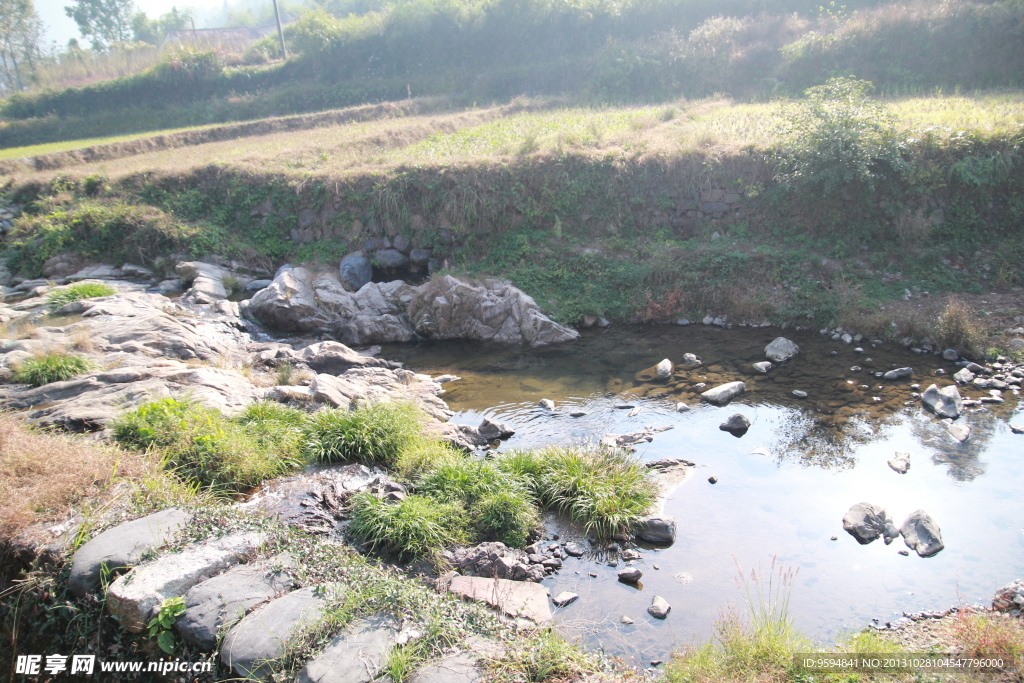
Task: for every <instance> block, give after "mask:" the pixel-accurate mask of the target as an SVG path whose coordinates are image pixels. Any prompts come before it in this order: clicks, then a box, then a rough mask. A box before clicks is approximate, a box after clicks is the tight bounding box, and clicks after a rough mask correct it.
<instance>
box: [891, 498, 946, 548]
mask: <svg viewBox="0 0 1024 683" xmlns="http://www.w3.org/2000/svg"><path fill="white" fill-rule="evenodd" d="M900 534H902V535H903V542H904V543H906V544H907V547H908V548H910V549H911V550H913V551H915V552H916V553H917V554H918V555H920V556H921V557H931V556H932V555H934V554H935V553H937V552H939V551H940V550H942V549H943V548H944V547H945V546H944V545H943V544H942V532H941V530H940V529H939V525H938V524H936V523H935V520H933V519H932V518H931V517H930V516H929V515H928V513H927V512H925V511H924V510H915V511H914V512H912V513H910V516H909V517H907V519H906V521H904V522H903V526H901V527H900Z"/></svg>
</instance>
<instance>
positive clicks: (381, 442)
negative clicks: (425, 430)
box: [305, 403, 420, 468]
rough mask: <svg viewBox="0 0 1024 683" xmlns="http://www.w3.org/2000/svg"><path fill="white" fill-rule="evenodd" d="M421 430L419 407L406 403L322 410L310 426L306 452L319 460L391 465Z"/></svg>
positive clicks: (309, 423)
mask: <svg viewBox="0 0 1024 683" xmlns="http://www.w3.org/2000/svg"><path fill="white" fill-rule="evenodd" d="M419 432H420V423H419V419H418V415H417V413H416V409H415V408H413V407H412V406H410V405H407V404H404V403H379V404H377V405H374V406H369V407H365V408H359V409H357V410H351V411H350V410H336V409H332V410H321V411H319V412H317V413H314V414H313V415H312V416H311V417H310V419H309V422H308V424H307V426H306V433H305V451H306V454H307V455H308V456H309V457H310V458H311V459H313V460H317V461H319V462H340V461H355V462H361V463H364V464H371V463H379V464H381V465H383V466H384V467H387V468H391V467H394V465H395V464H396V463H397V462H398V459H399V456H400V455H401V454H402V451H403V450H404V449H405V448H407V447H409V446H410V445H412V443H413V442H414V440H415V439H416V438H417V436H418V435H419Z"/></svg>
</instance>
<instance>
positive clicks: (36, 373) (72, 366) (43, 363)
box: [14, 351, 93, 387]
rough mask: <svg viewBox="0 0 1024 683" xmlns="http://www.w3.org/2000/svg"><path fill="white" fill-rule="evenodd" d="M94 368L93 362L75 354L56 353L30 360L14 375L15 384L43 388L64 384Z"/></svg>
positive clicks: (21, 365)
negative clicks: (20, 383) (50, 384)
mask: <svg viewBox="0 0 1024 683" xmlns="http://www.w3.org/2000/svg"><path fill="white" fill-rule="evenodd" d="M92 367H93V363H92V361H90V360H89V359H87V358H85V357H83V356H78V355H76V354H73V353H65V352H62V351H54V352H51V353H44V354H40V355H37V356H35V357H33V358H29V359H28V360H26V361H25V362H23V363H21V364H20V365H19V366H18V368H17V370H16V371H15V373H14V381H15V382H24V383H25V384H31V385H32V386H36V387H41V386H43V385H44V384H49V383H50V382H63V381H65V380H69V379H71V378H72V377H75V376H77V375H80V374H82V373H83V372H86V371H88V370H90V369H91V368H92Z"/></svg>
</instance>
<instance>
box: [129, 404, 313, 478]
mask: <svg viewBox="0 0 1024 683" xmlns="http://www.w3.org/2000/svg"><path fill="white" fill-rule="evenodd" d="M260 410H262V409H255V410H254V411H253V412H259V411H260ZM114 438H115V439H117V441H118V442H120V443H122V444H125V445H129V446H134V447H136V448H153V449H155V450H157V451H158V452H160V453H161V454H162V455H163V458H164V464H165V467H167V468H168V469H171V470H173V471H174V472H175V473H177V474H178V475H179V476H181V477H183V478H186V479H187V480H190V481H193V482H197V483H199V484H200V485H203V486H208V487H211V488H214V489H219V490H223V491H229V492H230V491H243V490H245V489H248V488H250V487H252V486H255V485H257V484H259V483H262V482H263V481H266V480H267V479H270V478H272V477H275V476H279V475H281V474H284V473H286V472H288V471H290V470H293V469H295V468H296V467H298V466H299V465H301V463H302V458H301V456H300V446H301V443H302V431H301V430H300V429H299V428H298V427H297V426H295V425H293V424H289V423H288V421H287V420H281V419H270V418H268V419H263V420H258V419H254V418H253V416H252V415H250V416H249V417H248V418H245V417H243V419H242V420H241V421H232V420H228V419H227V418H225V417H224V416H222V415H221V414H220V413H219V412H218V411H216V410H213V409H211V408H205V407H203V406H199V405H196V404H195V403H192V402H191V401H179V400H176V399H173V398H167V399H162V400H159V401H153V402H150V403H146V404H143V405H141V406H139V408H138V409H136V410H134V411H132V412H130V413H126V414H125V415H122V416H121V417H120V418H119V419H118V420H116V421H115V423H114Z"/></svg>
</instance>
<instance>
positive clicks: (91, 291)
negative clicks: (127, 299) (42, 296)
mask: <svg viewBox="0 0 1024 683" xmlns="http://www.w3.org/2000/svg"><path fill="white" fill-rule="evenodd" d="M111 294H117V290H116V289H114V288H113V287H111V286H110V285H107V284H104V283H102V282H76V283H75V284H73V285H68V286H67V287H61V288H60V289H55V290H53V291H52V292H50V293H49V294H47V295H46V300H47V301H48V302H49V304H50V306H51V307H52V308H55V309H56V308H60V307H61V306H63V305H64V304H69V303H71V302H72V301H81V300H82V299H95V298H96V297H100V296H110V295H111Z"/></svg>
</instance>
